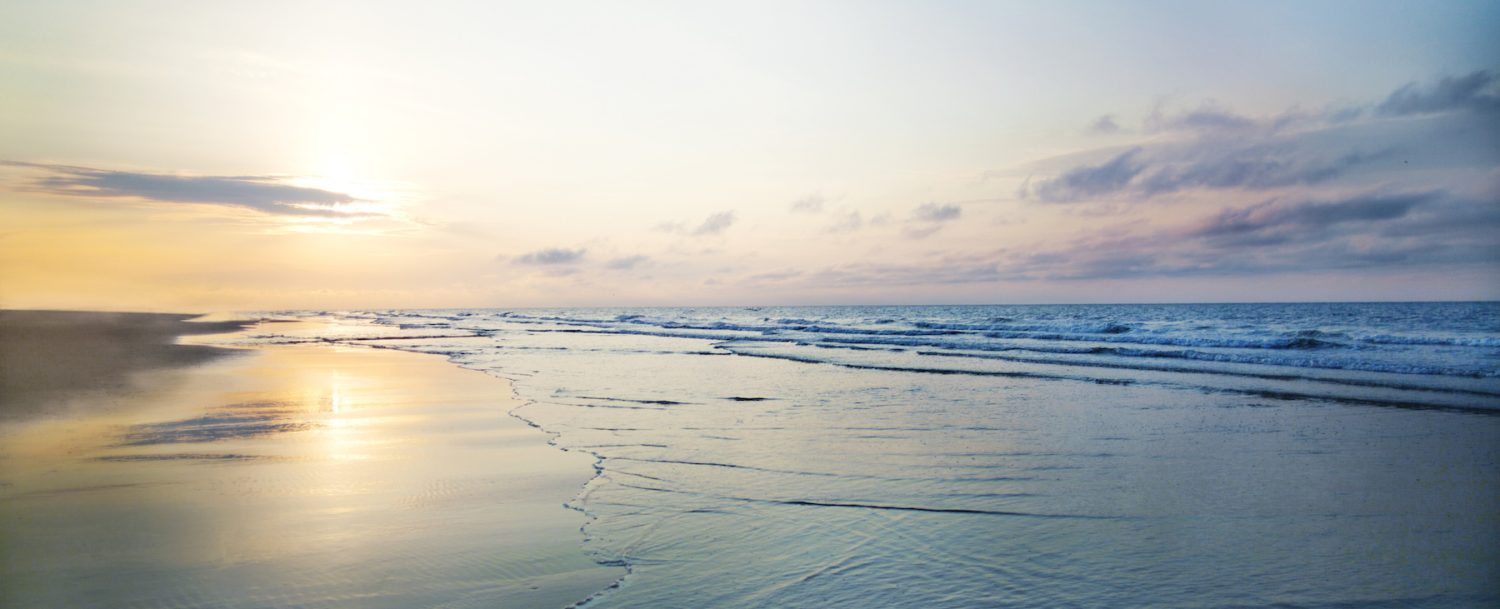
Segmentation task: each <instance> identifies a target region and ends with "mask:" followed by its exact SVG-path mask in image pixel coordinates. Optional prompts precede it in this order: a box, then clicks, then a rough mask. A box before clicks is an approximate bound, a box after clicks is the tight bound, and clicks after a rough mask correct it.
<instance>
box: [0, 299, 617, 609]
mask: <svg viewBox="0 0 1500 609" xmlns="http://www.w3.org/2000/svg"><path fill="white" fill-rule="evenodd" d="M127 323H129V320H127ZM80 342H81V343H83V344H88V343H90V342H96V343H97V341H92V340H84V341H80ZM106 342H107V341H106ZM177 347H178V348H179V349H187V350H188V351H195V349H193V348H191V347H185V346H177ZM163 349H164V351H163V352H164V353H168V352H171V351H173V349H168V348H163ZM237 352H238V353H239V355H237V356H235V357H214V356H216V355H222V354H217V353H216V354H213V355H211V356H209V357H206V358H199V359H191V358H190V359H191V363H193V364H194V365H192V366H188V367H182V366H180V365H179V366H173V365H165V364H164V365H151V366H144V367H136V368H133V369H131V370H130V371H127V372H125V373H122V374H121V375H119V376H118V377H116V378H115V379H114V380H112V381H110V382H111V383H120V385H118V386H119V387H128V388H129V390H128V391H127V390H122V391H119V392H110V391H108V390H107V389H101V388H100V387H84V388H82V390H81V391H78V392H73V393H72V394H70V395H72V396H73V397H72V399H66V400H65V399H61V398H60V397H59V393H68V392H66V391H61V390H57V389H56V388H54V390H53V397H54V398H57V399H55V400H54V402H53V403H54V404H60V403H63V402H76V403H80V404H82V405H83V406H81V407H80V406H77V405H74V406H69V407H67V408H64V409H61V410H56V411H49V410H47V409H46V408H45V405H46V403H45V402H43V401H38V402H37V403H36V404H33V405H32V407H31V410H30V411H29V412H30V413H29V414H28V416H26V417H25V418H24V419H21V418H14V417H13V418H11V419H10V420H7V421H6V422H5V423H4V424H3V425H0V446H3V447H4V448H3V449H0V606H4V607H8V608H9V607H14V608H17V609H21V608H31V607H38V608H41V607H106V606H107V607H362V608H363V607H376V608H378V607H392V608H395V607H402V608H405V607H561V606H565V605H568V604H569V603H572V602H575V601H578V600H581V599H583V598H585V597H587V596H589V595H590V594H591V593H593V592H595V591H597V590H599V589H601V588H604V587H606V586H608V585H609V584H610V583H611V582H613V581H615V580H616V579H617V578H618V577H620V576H621V575H622V574H623V570H622V569H618V568H613V567H604V566H600V565H599V564H596V563H595V562H593V561H592V560H590V559H589V558H588V557H587V556H586V555H585V554H584V553H583V550H582V548H581V544H580V542H581V536H580V533H579V527H580V526H581V525H582V524H583V522H584V516H583V515H582V514H580V513H578V512H576V511H572V510H568V509H565V508H564V507H563V506H562V504H563V502H565V501H567V500H568V499H570V498H571V497H573V496H574V495H575V494H576V493H577V492H578V491H579V490H580V488H581V487H582V485H583V484H584V483H585V482H586V481H587V480H588V479H589V478H590V477H591V476H592V474H593V470H592V467H591V466H592V459H590V458H589V457H586V456H584V455H581V454H576V453H565V452H562V451H559V450H558V449H556V448H554V447H551V446H548V445H547V444H546V441H547V437H546V436H545V435H544V434H542V433H541V432H539V431H537V430H535V429H533V428H530V427H528V426H526V425H525V424H524V423H522V422H521V421H519V420H517V419H515V418H513V417H510V416H507V415H506V413H507V412H508V411H509V410H510V409H511V408H513V407H515V406H516V405H517V403H516V402H515V401H514V400H513V399H512V398H511V397H509V396H510V388H509V387H508V384H507V383H506V382H505V381H503V380H500V379H496V378H492V377H488V376H486V375H484V374H482V373H478V372H473V371H468V370H463V369H460V368H458V367H456V366H453V365H452V364H449V363H447V362H445V361H444V360H443V359H442V358H440V357H435V356H426V355H416V354H410V353H402V352H396V351H389V350H373V349H358V348H348V347H330V346H324V345H298V346H283V347H272V348H264V349H253V350H237ZM172 357H178V355H177V354H172V355H170V356H167V359H169V360H170V359H171V358H172ZM174 363H177V364H180V363H181V362H176V361H175V360H174ZM48 382H51V381H50V380H49V381H48ZM79 396H82V397H79ZM91 396H92V397H91ZM101 396H107V397H101ZM99 401H106V402H109V404H108V405H107V406H108V407H97V408H95V407H89V405H90V403H91V402H99ZM5 402H7V407H9V406H10V405H11V404H10V402H11V398H10V397H9V395H7V396H6V397H5Z"/></svg>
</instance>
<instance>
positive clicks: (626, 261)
mask: <svg viewBox="0 0 1500 609" xmlns="http://www.w3.org/2000/svg"><path fill="white" fill-rule="evenodd" d="M650 261H651V258H649V257H646V256H641V255H636V256H623V257H620V258H615V259H612V260H610V261H609V262H606V263H604V268H607V269H611V270H616V271H628V270H630V269H633V268H635V267H637V266H640V265H642V264H646V263H647V262H650Z"/></svg>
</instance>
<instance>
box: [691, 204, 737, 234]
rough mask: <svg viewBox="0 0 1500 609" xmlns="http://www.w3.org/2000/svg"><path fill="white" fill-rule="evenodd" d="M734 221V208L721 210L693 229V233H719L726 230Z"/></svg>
mask: <svg viewBox="0 0 1500 609" xmlns="http://www.w3.org/2000/svg"><path fill="white" fill-rule="evenodd" d="M734 221H735V215H734V211H733V210H731V211H721V212H719V213H716V214H714V215H712V216H709V217H708V218H707V219H705V220H704V221H703V223H702V224H699V225H698V227H697V228H694V229H693V233H692V234H693V235H695V236H703V235H717V234H719V233H722V232H724V231H725V229H728V228H729V227H730V226H733V225H734Z"/></svg>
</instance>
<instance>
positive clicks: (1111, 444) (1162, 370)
mask: <svg viewBox="0 0 1500 609" xmlns="http://www.w3.org/2000/svg"><path fill="white" fill-rule="evenodd" d="M296 315H300V316H306V317H320V318H324V319H329V320H334V321H336V322H338V325H337V328H338V329H337V330H336V331H327V330H325V331H321V332H322V333H321V334H319V335H312V336H309V335H298V334H287V333H278V332H277V328H276V326H275V325H270V326H266V327H264V328H263V330H262V331H260V332H259V333H258V334H257V335H256V337H255V338H254V341H256V342H300V341H306V340H320V341H332V342H342V343H347V344H361V345H368V346H374V347H385V348H398V349H406V350H412V351H419V352H426V353H439V354H443V355H446V356H448V357H449V358H451V359H452V361H454V362H455V363H457V364H459V365H461V366H464V367H468V368H474V369H478V370H483V371H486V372H489V373H492V374H495V375H497V376H503V377H506V378H510V379H512V380H514V381H515V387H516V390H517V392H518V393H519V394H520V396H521V397H522V398H524V399H525V400H526V401H527V403H528V404H527V405H526V406H524V407H521V408H519V409H518V410H516V411H515V412H514V413H513V414H515V415H516V416H518V417H520V418H522V419H524V420H526V421H528V422H530V423H531V424H533V425H535V426H536V427H539V428H540V429H541V430H543V431H545V432H547V433H549V434H553V435H554V436H555V439H554V443H555V444H556V445H557V446H558V447H559V448H561V449H563V450H568V451H579V452H583V453H587V454H589V455H592V456H593V457H594V458H596V459H597V465H596V468H597V470H598V475H597V476H596V477H595V478H594V479H593V480H592V481H591V482H589V483H588V484H587V486H585V487H584V488H582V489H580V492H579V494H578V496H577V497H576V498H575V499H574V500H573V501H572V502H571V503H570V504H569V507H572V508H573V509H577V510H580V511H583V512H584V513H586V514H587V515H588V516H589V517H590V520H589V522H588V524H587V525H586V526H585V527H584V529H583V531H582V535H581V541H582V543H583V545H584V548H585V551H586V552H588V553H589V554H590V555H591V556H592V557H593V558H594V559H595V560H597V561H599V562H602V563H608V564H618V565H623V566H625V567H626V568H627V569H628V573H629V574H628V575H627V576H626V577H625V578H624V579H623V580H621V581H620V582H619V583H618V584H617V585H616V586H614V587H611V588H609V589H605V590H601V591H599V592H598V593H597V594H596V595H594V596H592V597H590V598H587V599H579V600H580V601H581V602H582V603H583V605H585V606H588V607H600V608H603V607H830V606H841V607H992V606H1015V607H1146V606H1151V607H1269V606H1276V607H1468V606H1473V607H1485V606H1496V605H1497V604H1500V416H1497V415H1500V303H1382V304H1272V305H1268V304H1238V305H1235V304H1214V305H1086V306H1085V305H1079V306H928V307H904V306H903V307H765V308H760V307H754V308H645V309H551V310H541V309H527V310H488V309H472V310H421V311H399V310H372V311H339V312H301V313H296Z"/></svg>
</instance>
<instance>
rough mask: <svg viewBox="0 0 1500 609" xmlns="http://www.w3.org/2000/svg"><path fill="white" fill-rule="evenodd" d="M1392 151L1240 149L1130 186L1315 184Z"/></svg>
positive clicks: (1159, 190) (1153, 190)
mask: <svg viewBox="0 0 1500 609" xmlns="http://www.w3.org/2000/svg"><path fill="white" fill-rule="evenodd" d="M1392 152H1393V151H1392V150H1391V149H1387V150H1383V151H1380V152H1375V153H1365V152H1359V151H1355V152H1350V153H1347V154H1344V155H1342V156H1340V157H1338V158H1334V159H1296V158H1291V155H1289V154H1283V153H1278V151H1276V150H1273V149H1270V148H1268V147H1253V148H1243V149H1238V150H1231V151H1229V153H1228V154H1224V155H1222V156H1219V157H1211V158H1204V159H1202V160H1198V161H1194V162H1187V163H1176V164H1170V165H1167V166H1164V167H1162V168H1160V169H1157V170H1154V171H1152V172H1151V173H1150V174H1149V175H1146V176H1144V177H1142V178H1141V179H1140V180H1138V181H1137V182H1136V183H1135V184H1133V185H1132V186H1134V187H1135V188H1136V189H1137V190H1138V191H1140V192H1142V193H1144V194H1146V195H1158V194H1164V193H1169V192H1176V191H1178V190H1183V189H1187V188H1242V189H1247V190H1265V189H1270V188H1279V187H1284V186H1294V185H1305V184H1318V183H1320V182H1326V181H1328V180H1332V179H1334V178H1337V177H1339V176H1341V175H1343V174H1345V173H1346V172H1348V171H1349V170H1351V169H1354V168H1355V167H1358V166H1360V165H1363V164H1367V163H1370V162H1373V161H1378V160H1381V159H1384V158H1387V157H1389V156H1391V153H1392ZM1122 186H1123V185H1122Z"/></svg>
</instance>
